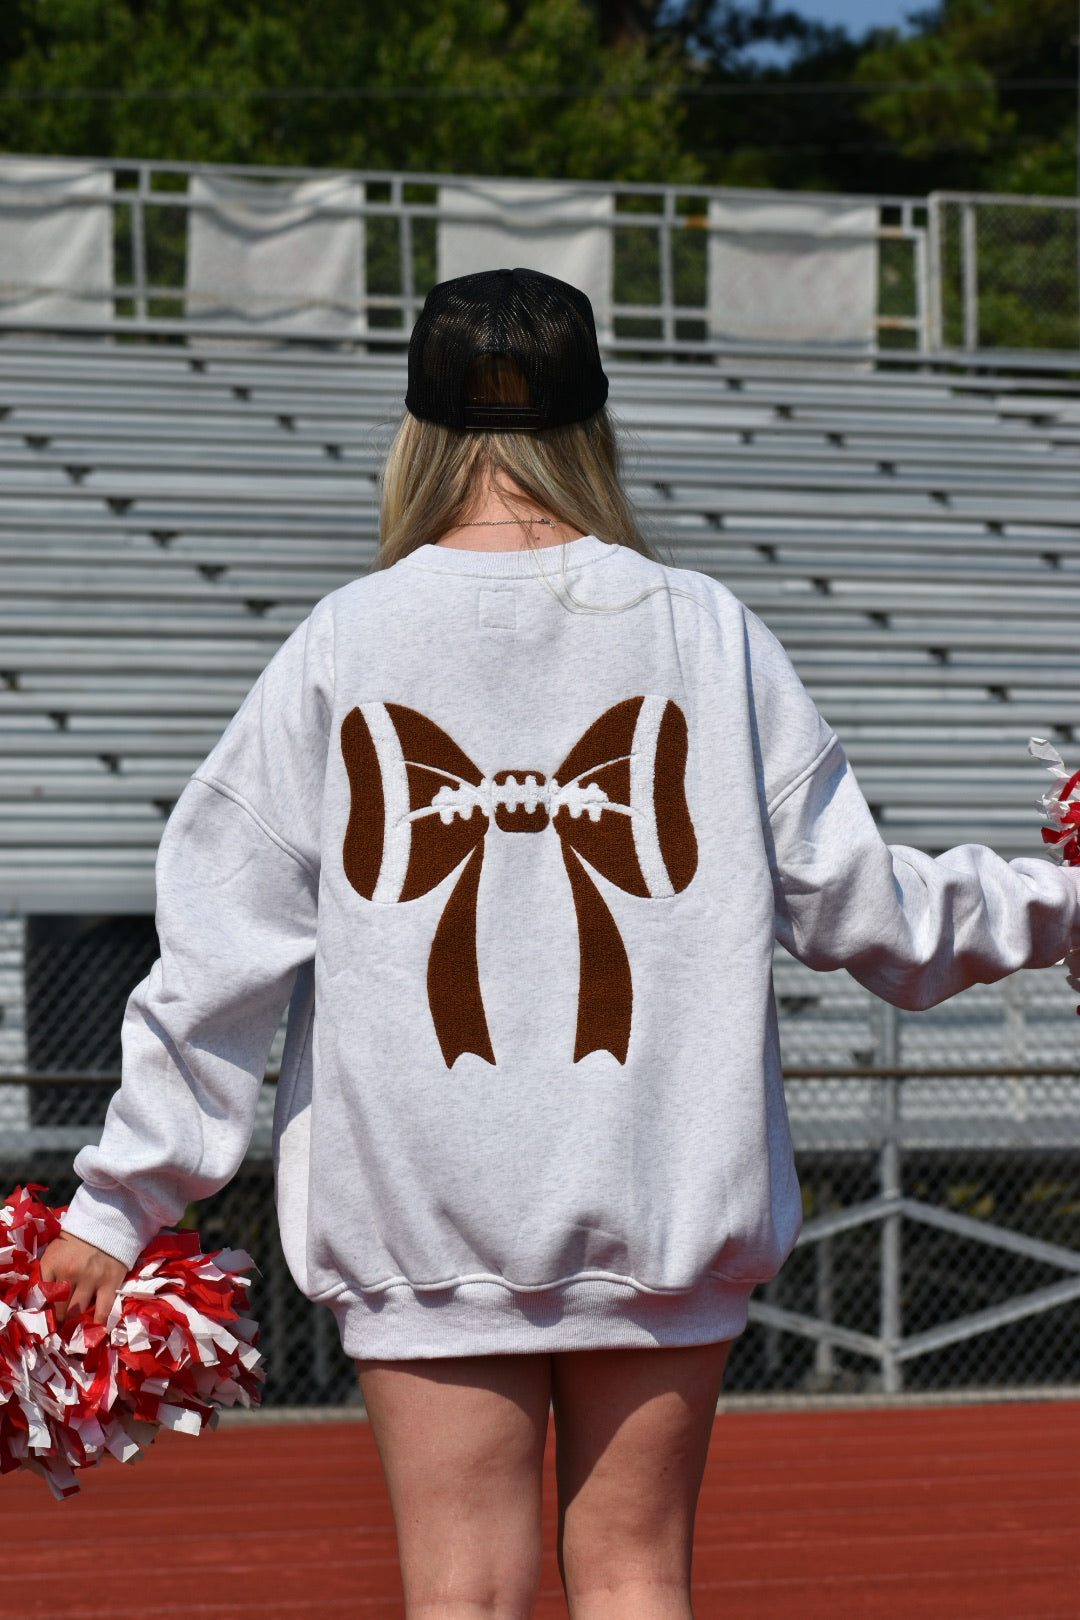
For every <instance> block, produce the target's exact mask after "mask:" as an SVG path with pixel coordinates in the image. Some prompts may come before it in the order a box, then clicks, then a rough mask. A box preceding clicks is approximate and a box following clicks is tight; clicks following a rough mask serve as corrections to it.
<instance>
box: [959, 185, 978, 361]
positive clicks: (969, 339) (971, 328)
mask: <svg viewBox="0 0 1080 1620" xmlns="http://www.w3.org/2000/svg"><path fill="white" fill-rule="evenodd" d="M960 219H961V232H960V240H961V256H960V262H961V270H962V274H963V291H964V348H965V349H977V348H978V347H979V266H978V260H977V258H976V254H977V252H978V247H977V242H976V232H975V204H974V203H973V202H965V203H962V204H961V205H960Z"/></svg>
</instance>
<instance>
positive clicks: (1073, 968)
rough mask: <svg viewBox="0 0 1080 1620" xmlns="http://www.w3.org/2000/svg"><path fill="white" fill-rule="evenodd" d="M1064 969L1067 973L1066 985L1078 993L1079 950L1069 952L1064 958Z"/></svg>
mask: <svg viewBox="0 0 1080 1620" xmlns="http://www.w3.org/2000/svg"><path fill="white" fill-rule="evenodd" d="M1065 967H1066V969H1067V971H1068V978H1067V979H1066V981H1065V982H1066V984H1068V985H1069V987H1070V988H1071V989H1073V990H1076V991H1080V949H1078V950H1075V951H1070V952H1069V954H1068V956H1067V957H1066V958H1065Z"/></svg>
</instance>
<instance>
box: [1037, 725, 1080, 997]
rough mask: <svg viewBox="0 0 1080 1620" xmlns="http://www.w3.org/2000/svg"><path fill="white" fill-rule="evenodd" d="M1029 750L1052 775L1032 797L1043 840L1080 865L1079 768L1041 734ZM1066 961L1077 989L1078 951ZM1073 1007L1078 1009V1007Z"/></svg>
mask: <svg viewBox="0 0 1080 1620" xmlns="http://www.w3.org/2000/svg"><path fill="white" fill-rule="evenodd" d="M1028 753H1029V754H1031V755H1033V756H1034V758H1035V759H1041V760H1042V761H1043V762H1044V764H1045V765H1046V768H1047V770H1048V771H1049V772H1050V774H1051V775H1052V776H1053V777H1054V779H1055V780H1054V785H1053V787H1052V788H1049V789H1048V790H1047V792H1045V793H1044V794H1043V795H1042V797H1041V798H1039V799H1036V800H1035V803H1036V806H1037V807H1038V809H1040V810H1041V811H1042V813H1043V815H1044V816H1045V817H1046V821H1047V823H1048V825H1047V826H1045V827H1044V828H1043V829H1042V839H1043V843H1044V844H1049V845H1050V850H1051V854H1052V855H1053V856H1054V859H1055V860H1058V861H1061V862H1062V864H1063V865H1064V866H1080V771H1073V772H1072V774H1071V775H1070V774H1069V772H1068V770H1067V769H1066V766H1065V761H1064V760H1063V759H1062V757H1061V755H1060V754H1059V753H1058V751H1057V749H1056V748H1055V747H1054V745H1053V743H1049V742H1047V741H1046V739H1045V738H1044V737H1032V738H1031V739H1030V740H1029V742H1028ZM1065 965H1066V967H1067V969H1068V983H1069V986H1070V988H1071V989H1073V990H1077V991H1080V951H1070V952H1069V954H1068V956H1067V957H1066V958H1065ZM1076 1010H1077V1012H1078V1013H1080V1007H1077V1009H1076Z"/></svg>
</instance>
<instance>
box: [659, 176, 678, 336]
mask: <svg viewBox="0 0 1080 1620" xmlns="http://www.w3.org/2000/svg"><path fill="white" fill-rule="evenodd" d="M674 218H675V193H674V191H672V190H671V189H670V188H668V189H667V190H665V192H664V223H663V224H662V225H661V227H660V303H661V305H662V306H663V316H662V321H663V326H662V331H663V334H664V342H665V343H674V341H675V316H674V313H673V310H674V304H675V275H674V269H673V266H672V262H671V227H672V224H673V221H674Z"/></svg>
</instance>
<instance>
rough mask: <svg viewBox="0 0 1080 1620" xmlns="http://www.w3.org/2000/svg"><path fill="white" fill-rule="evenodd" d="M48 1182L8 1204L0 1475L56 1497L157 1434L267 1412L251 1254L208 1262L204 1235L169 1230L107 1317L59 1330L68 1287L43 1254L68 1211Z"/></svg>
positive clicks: (2, 1224) (1, 1231)
mask: <svg viewBox="0 0 1080 1620" xmlns="http://www.w3.org/2000/svg"><path fill="white" fill-rule="evenodd" d="M44 1190H45V1189H44V1188H42V1187H38V1186H26V1187H16V1189H15V1191H14V1192H13V1193H12V1194H11V1197H10V1198H9V1199H8V1200H7V1202H6V1203H5V1204H4V1205H3V1206H2V1207H0V1473H2V1474H6V1473H10V1472H12V1471H13V1470H14V1469H16V1468H29V1469H32V1470H33V1471H34V1472H35V1473H38V1474H41V1475H42V1476H43V1478H44V1479H45V1480H46V1481H47V1483H48V1485H49V1487H50V1489H51V1490H52V1493H53V1495H54V1496H55V1497H57V1498H58V1499H59V1498H62V1497H65V1496H73V1495H74V1494H75V1492H76V1491H78V1489H79V1484H78V1480H77V1479H76V1471H77V1470H78V1469H80V1468H90V1467H92V1466H93V1465H94V1464H96V1463H99V1462H100V1461H101V1460H102V1458H103V1457H104V1456H105V1454H106V1453H110V1454H111V1455H112V1456H114V1457H116V1458H118V1459H119V1461H121V1462H131V1461H132V1460H133V1459H134V1458H135V1457H138V1456H139V1455H140V1453H141V1451H142V1449H143V1447H144V1446H146V1445H148V1444H149V1443H150V1442H151V1441H152V1440H153V1438H154V1436H155V1435H156V1433H157V1431H158V1429H159V1428H166V1429H177V1430H179V1431H180V1432H181V1433H184V1434H200V1433H201V1432H202V1430H203V1429H204V1428H213V1427H214V1425H215V1424H216V1422H217V1412H218V1408H220V1407H222V1406H236V1405H240V1406H253V1405H257V1404H258V1400H259V1387H260V1385H261V1384H262V1382H263V1380H264V1378H265V1373H264V1371H263V1365H262V1357H261V1355H260V1354H259V1351H258V1350H257V1349H256V1343H257V1340H258V1328H257V1325H256V1323H255V1322H253V1321H252V1320H251V1319H250V1318H249V1317H248V1316H246V1314H245V1312H246V1310H247V1306H248V1297H247V1286H248V1280H247V1278H246V1277H244V1276H243V1275H241V1273H243V1272H245V1271H247V1270H248V1269H249V1268H250V1267H251V1266H252V1264H253V1262H252V1260H251V1257H250V1256H249V1255H246V1254H243V1253H241V1252H239V1251H237V1250H228V1249H222V1250H220V1251H218V1252H216V1253H214V1254H202V1253H201V1252H200V1246H199V1236H198V1233H197V1232H162V1233H160V1234H159V1236H158V1237H156V1238H154V1239H153V1241H152V1242H151V1243H149V1244H148V1245H147V1246H146V1248H145V1249H144V1250H143V1252H142V1254H140V1256H139V1258H138V1260H137V1261H136V1262H135V1265H134V1267H133V1268H132V1270H131V1271H130V1273H129V1274H128V1276H127V1278H126V1280H125V1281H124V1283H123V1285H122V1286H121V1288H120V1289H119V1291H118V1293H117V1296H116V1299H115V1301H114V1303H113V1307H112V1310H111V1311H110V1313H109V1319H108V1322H107V1323H106V1324H105V1325H104V1326H99V1325H98V1324H96V1323H94V1322H93V1321H92V1320H91V1318H90V1316H89V1314H88V1313H85V1312H84V1313H83V1314H82V1315H81V1316H77V1317H68V1318H67V1320H66V1321H65V1322H64V1323H63V1325H62V1326H58V1324H57V1321H56V1314H55V1305H56V1304H57V1303H59V1302H60V1301H61V1300H63V1299H65V1298H66V1297H67V1284H66V1283H63V1282H45V1281H43V1279H42V1276H41V1257H42V1255H43V1254H44V1252H45V1249H46V1247H47V1245H48V1244H49V1243H51V1242H52V1240H53V1238H55V1237H58V1236H59V1235H60V1217H61V1216H62V1215H63V1213H64V1211H63V1209H62V1208H61V1209H50V1208H49V1207H48V1206H47V1205H46V1204H43V1203H42V1202H41V1201H40V1199H39V1198H38V1196H37V1194H39V1193H42V1192H44Z"/></svg>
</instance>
